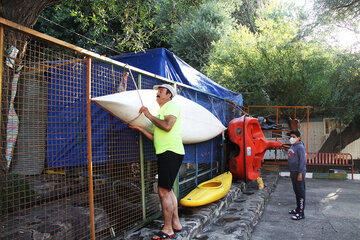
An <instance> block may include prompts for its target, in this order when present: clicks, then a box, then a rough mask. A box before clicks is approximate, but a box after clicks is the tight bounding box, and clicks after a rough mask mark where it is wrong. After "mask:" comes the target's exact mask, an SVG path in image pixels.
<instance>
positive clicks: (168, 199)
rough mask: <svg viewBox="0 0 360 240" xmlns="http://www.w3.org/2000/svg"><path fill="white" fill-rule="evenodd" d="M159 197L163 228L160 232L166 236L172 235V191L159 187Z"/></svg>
mask: <svg viewBox="0 0 360 240" xmlns="http://www.w3.org/2000/svg"><path fill="white" fill-rule="evenodd" d="M158 190H159V196H160V201H161V207H162V211H163V215H164V228H163V229H162V231H163V232H164V233H166V234H168V235H171V234H173V233H174V231H173V229H172V219H173V215H174V203H173V199H172V194H174V193H173V191H170V190H168V189H165V188H162V187H159V189H158Z"/></svg>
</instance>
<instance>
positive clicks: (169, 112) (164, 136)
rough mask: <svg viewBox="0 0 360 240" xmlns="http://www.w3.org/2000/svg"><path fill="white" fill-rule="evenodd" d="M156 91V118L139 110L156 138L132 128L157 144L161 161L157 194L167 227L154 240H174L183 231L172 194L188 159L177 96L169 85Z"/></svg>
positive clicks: (158, 156)
mask: <svg viewBox="0 0 360 240" xmlns="http://www.w3.org/2000/svg"><path fill="white" fill-rule="evenodd" d="M154 89H155V90H157V94H156V102H157V103H158V104H159V106H160V109H159V112H158V114H157V116H153V115H152V114H151V113H150V112H149V109H148V108H147V107H145V106H142V107H141V108H140V110H139V112H140V113H143V114H144V115H145V116H146V117H147V118H148V119H149V120H150V121H151V122H152V123H153V125H154V134H152V133H150V132H148V131H146V130H145V129H143V128H142V127H140V126H129V127H130V128H132V129H135V130H138V131H140V132H141V133H143V134H144V135H145V136H146V137H147V138H149V139H150V140H151V141H153V142H154V147H155V151H156V155H157V158H158V161H157V165H158V176H159V179H158V193H159V196H160V201H161V206H162V211H163V215H164V225H162V226H161V230H162V231H159V232H158V233H157V234H155V236H154V237H153V238H152V239H168V238H174V237H175V234H174V232H178V231H181V230H182V225H181V223H180V220H179V215H178V202H177V198H176V196H175V194H174V191H173V189H172V188H173V185H174V181H175V179H176V176H177V174H178V171H179V169H180V166H181V163H182V160H183V158H184V155H185V150H184V145H183V143H182V138H181V133H182V117H181V109H180V107H179V106H178V105H177V104H176V103H175V102H174V101H172V98H173V97H174V96H175V94H176V92H175V90H174V88H173V87H172V86H170V85H169V84H162V85H155V86H154Z"/></svg>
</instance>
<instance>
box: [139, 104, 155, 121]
mask: <svg viewBox="0 0 360 240" xmlns="http://www.w3.org/2000/svg"><path fill="white" fill-rule="evenodd" d="M139 113H144V115H145V116H146V117H147V118H149V119H150V118H151V116H152V115H151V113H150V111H149V109H148V108H147V107H145V106H142V107H141V108H140V110H139Z"/></svg>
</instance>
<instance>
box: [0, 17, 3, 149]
mask: <svg viewBox="0 0 360 240" xmlns="http://www.w3.org/2000/svg"><path fill="white" fill-rule="evenodd" d="M3 57H4V26H3V25H2V24H0V100H2V76H3ZM1 112H2V106H1V104H0V120H2V114H1ZM1 125H2V124H0V139H2V138H1ZM1 150H2V143H1V142H0V151H1Z"/></svg>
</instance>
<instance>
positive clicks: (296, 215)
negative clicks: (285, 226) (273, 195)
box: [291, 213, 305, 220]
mask: <svg viewBox="0 0 360 240" xmlns="http://www.w3.org/2000/svg"><path fill="white" fill-rule="evenodd" d="M303 218H305V215H304V214H299V213H297V214H295V215H294V216H292V217H291V219H292V220H300V219H303Z"/></svg>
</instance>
